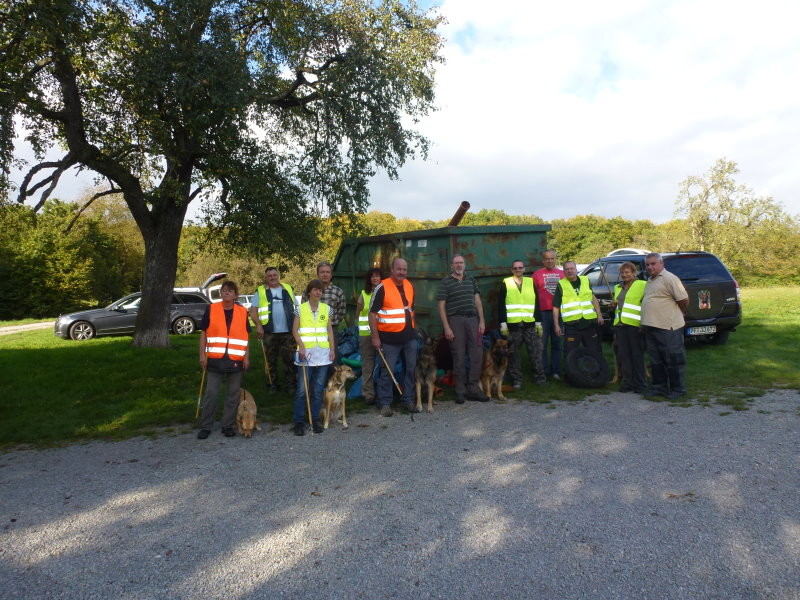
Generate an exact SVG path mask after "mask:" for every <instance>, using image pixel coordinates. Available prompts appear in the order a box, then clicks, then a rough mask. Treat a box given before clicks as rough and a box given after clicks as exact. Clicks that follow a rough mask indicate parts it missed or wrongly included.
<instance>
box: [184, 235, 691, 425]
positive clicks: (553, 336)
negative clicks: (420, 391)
mask: <svg viewBox="0 0 800 600" xmlns="http://www.w3.org/2000/svg"><path fill="white" fill-rule="evenodd" d="M556 259H557V257H556V253H555V251H553V250H546V251H545V252H544V253H543V254H542V264H543V267H542V268H540V269H538V270H537V271H535V272H534V273H533V274H532V275H530V276H527V275H526V274H525V263H524V262H523V261H522V260H514V261H513V262H512V264H511V275H510V276H509V277H507V278H505V279H504V280H503V283H502V289H501V296H500V297H501V298H502V301H501V302H500V303H499V306H498V322H499V323H500V332H501V334H502V335H503V336H505V337H506V338H507V339H508V342H509V349H510V355H509V366H508V373H509V375H510V378H511V383H512V385H513V387H514V389H520V388H521V387H522V383H523V375H522V368H521V347H522V345H523V344H524V345H525V347H526V348H527V352H528V356H529V358H530V363H531V372H532V374H533V379H534V382H535V383H537V384H544V383H546V381H547V379H548V377H549V378H552V379H556V380H558V379H560V378H561V357H562V354H566V353H569V352H570V351H571V350H573V349H574V348H577V347H580V346H585V347H588V348H594V349H599V348H600V335H601V334H600V330H599V327H598V326H602V325H603V316H602V313H601V311H600V306H599V303H598V301H597V298H596V297H595V296H594V294H593V293H592V289H591V285H590V283H589V280H588V278H586V277H585V276H579V275H578V273H577V266H576V264H575V263H574V262H573V261H566V262H565V263H564V265H563V270H562V269H559V268H557V267H556ZM450 266H451V272H450V274H449V275H448V276H447V277H445V278H444V279H442V280H441V282H440V284H439V288H438V292H437V295H436V300H437V305H438V314H439V318H440V320H441V324H442V329H443V335H444V338H445V339H446V340H447V341H448V343H449V346H450V353H451V356H452V359H453V382H454V386H455V401H456V403H458V404H463V403H464V402H465V401H467V400H473V401H478V402H486V401H488V400H489V398H488V397H487V396H486V394H484V393H483V391H482V390H481V388H480V385H479V382H480V376H481V365H482V358H483V334H484V332H485V330H486V321H485V318H484V313H483V303H482V301H481V295H480V290H479V287H478V284H477V281H476V280H475V278H474V277H472V276H470V275H469V274H468V273H467V272H466V261H465V259H464V257H463V256H462V255H460V254H456V255H454V256H453V258H452V261H451V265H450ZM645 267H646V270H647V274H648V276H649V277H648V280H647V281H646V282H645V281H642V280H640V279H638V277H637V275H638V274H637V272H636V266H635V265H634V264H633V263H625V264H623V265H622V266H621V267H620V278H621V283H620V284H618V285H617V286H616V288H615V290H614V302H615V305H614V307H615V312H614V323H613V330H614V336H615V345H616V353H617V361H618V362H619V363H620V366H621V371H622V384H621V386H620V391H623V392H638V393H649V394H653V395H663V396H667V397H670V398H676V397H679V396H682V395H684V394H685V393H686V387H685V380H684V370H685V354H684V349H683V312H684V311H685V309H686V306H687V304H688V295H687V293H686V290H685V289H684V287H683V284H682V283H681V281H680V279H679V278H678V277H676V276H675V275H673V274H672V273H669V272H668V271H666V270H665V269H664V263H663V260H662V259H661V256H660V255H659V254H657V253H651V254H648V255H647V257H646V259H645ZM332 278H333V270H332V266H331V264H330V263H328V262H321V263H319V265H317V279H314V280H312V281H311V282H310V283H309V284H308V286H307V287H306V289H305V292H304V294H303V296H302V299H301V301H300V302H298V301H297V298H296V296H295V293H294V290H293V289H292V287H291V286H290V285H288V284H286V283H282V282H281V281H280V273H279V271H278V269H277V268H275V267H268V268H267V269H266V271H265V284H266V285H261V286H259V287H258V289H257V290H256V292H255V294H254V302H253V305H252V306H251V308H250V312H249V315H248V312H247V310H246V309H245V308H244V307H242V306H240V305H238V304H236V302H235V300H236V298H237V296H238V288H237V286H236V284H235V283H234V282H232V281H226V282H225V283H223V285H222V289H221V294H222V302H220V303H217V304H212V305H210V306H209V308H208V310H207V311H206V315H205V317H204V318H203V320H202V322H201V323H200V324H199V327H198V328H199V329H201V330H202V334H201V336H200V346H199V352H200V364H201V366H202V367H203V369H204V372H207V373H208V387H207V389H206V395H205V403H204V406H203V412H202V417H201V422H200V432H199V433H198V438H200V439H204V438H207V437H208V435H209V434H210V431H211V426H212V424H213V419H214V413H215V412H216V405H217V400H216V398H217V394H218V392H219V387H220V384H221V381H222V378H223V376H227V377H228V382H227V383H228V386H227V388H228V389H227V393H226V399H225V407H224V411H223V416H222V421H221V423H220V424H221V428H222V432H223V434H224V435H226V436H233V435H235V431H234V429H233V426H234V420H235V414H236V407H237V404H238V398H239V388H240V386H241V378H242V372H243V371H244V370H246V369H247V368H248V364H249V353H248V345H247V338H248V335H249V332H250V323H249V321H248V316H249V317H250V319H251V320H252V321H253V323H254V324H255V327H256V332H257V335H258V337H259V338H260V339H261V340H262V342H263V346H264V354H265V358H266V364H267V366H268V369H269V372H270V373H271V374H272V375H271V377H272V378H273V379H272V385H271V391H277V390H278V389H279V387H278V384H277V365H278V357H279V356H280V357H281V358H282V361H283V363H284V382H285V383H284V385H285V389H286V391H287V392H289V393H290V394H293V395H294V410H293V422H294V426H293V431H294V433H295V435H304V434H305V431H306V425H305V423H306V420H305V418H304V416H305V414H306V409H307V405H310V406H309V408H310V413H311V427H312V428H313V430H314V432H315V433H321V432H322V431H323V427H322V423H321V420H320V418H319V415H320V408H321V405H322V394H323V390H324V388H325V385H326V382H327V377H328V371H329V367H330V365H331V364H332V363H333V362H334V360H335V356H336V337H335V335H334V332H335V331H336V330H337V328H338V326H339V323H341V322H342V321H343V319H344V316H345V311H346V302H345V296H344V292H343V290H342V289H341V288H340V287H338V286H336V285H334V284H333V283H332ZM355 317H356V322H357V324H358V335H359V351H360V355H361V361H362V382H361V385H362V388H361V394H362V396H363V397H364V399H365V401H366V402H367V404H372V405H376V406H377V408H378V410H379V411H380V414H381V415H382V416H384V417H389V416H392V414H393V411H392V402H393V398H394V389H395V388H398V389H399V390H400V392H401V403H402V404H403V405H404V406H405V408H406V409H407V410H408V411H409V412H416V399H415V397H414V390H415V386H414V369H415V365H416V359H417V352H418V338H417V331H416V323H415V318H414V286H413V284H412V283H411V282H410V281H409V280H408V263H407V261H406V260H405V259H403V258H400V257H396V258H394V260H393V261H392V263H391V267H390V273H389V276H388V277H386V278H384V277H383V274H382V273H381V270H380V269H378V268H373V269H370V270H368V271H367V273H366V275H365V280H364V289H363V291H362V292H361V293H360V294H359V296H358V298H357V301H356V311H355ZM562 338H563V345H562ZM562 346H563V349H562ZM645 347H646V349H647V353H648V355H649V358H650V363H651V369H652V374H651V379H652V380H651V384H650V386H649V387H648V386H647V379H646V374H645V364H644V348H645ZM378 357H380V363H379V364H381V365H382V366H384V368H383V369H381V371H380V373H381V374H380V376H379V377H378V379H377V381H376V380H375V379H374V377H373V372H374V370H375V365H376V363H377V362H378ZM401 357H402V359H403V365H404V368H403V373H402V375H401V376H400V377H399V380H400V381H402V385H401V383H400V381H398V379H397V378H395V376H394V373H393V370H394V368H395V366H396V364H397V362H398V359H400V358H401ZM306 390H308V391H306Z"/></svg>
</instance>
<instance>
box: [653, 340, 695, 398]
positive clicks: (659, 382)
mask: <svg viewBox="0 0 800 600" xmlns="http://www.w3.org/2000/svg"><path fill="white" fill-rule="evenodd" d="M644 331H645V337H646V339H647V355H648V356H649V357H650V367H651V371H652V383H651V384H650V389H649V393H651V394H653V395H657V396H667V395H670V394H674V395H683V394H685V393H686V377H685V375H686V349H685V348H684V346H683V327H681V328H680V329H659V328H657V327H645V328H644Z"/></svg>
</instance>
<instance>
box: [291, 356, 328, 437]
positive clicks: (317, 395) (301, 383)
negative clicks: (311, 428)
mask: <svg viewBox="0 0 800 600" xmlns="http://www.w3.org/2000/svg"><path fill="white" fill-rule="evenodd" d="M329 367H330V365H322V366H321V367H302V366H299V367H297V389H296V391H295V394H294V411H293V413H292V420H293V421H294V422H295V423H304V422H305V421H306V379H308V389H309V399H310V400H311V420H312V421H319V410H320V408H322V390H324V389H325V385H326V384H327V383H328V368H329ZM303 369H305V370H306V375H305V377H304V376H303Z"/></svg>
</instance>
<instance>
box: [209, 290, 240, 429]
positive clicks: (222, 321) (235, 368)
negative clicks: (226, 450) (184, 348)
mask: <svg viewBox="0 0 800 600" xmlns="http://www.w3.org/2000/svg"><path fill="white" fill-rule="evenodd" d="M220 294H221V295H222V302H215V303H214V304H210V305H209V306H208V307H207V308H206V312H205V314H204V315H203V318H202V319H201V320H200V323H199V325H198V329H200V330H202V333H201V334H200V348H199V350H200V366H201V367H203V370H204V371H205V372H206V373H207V379H208V386H207V387H206V395H205V400H204V402H203V413H202V415H201V417H200V431H199V432H198V434H197V438H198V439H200V440H204V439H206V438H207V437H208V436H209V435H210V434H211V427H212V426H213V424H214V414H215V413H216V412H217V396H218V395H219V388H220V384H221V383H222V378H223V376H226V375H227V383H226V386H227V389H226V393H225V407H224V410H223V413H222V421H220V426H221V428H222V433H223V434H224V435H225V437H233V436H235V435H236V431H235V430H234V428H233V426H234V420H235V419H236V409H237V407H238V406H239V392H240V390H241V387H242V375H243V373H244V371H246V370H247V369H248V368H249V366H250V358H249V352H248V338H249V333H250V323H248V322H247V309H246V308H245V307H244V306H242V305H241V304H236V298H237V297H238V296H239V287H238V286H237V285H236V284H235V283H234V282H233V281H226V282H225V283H223V284H222V287H221V289H220Z"/></svg>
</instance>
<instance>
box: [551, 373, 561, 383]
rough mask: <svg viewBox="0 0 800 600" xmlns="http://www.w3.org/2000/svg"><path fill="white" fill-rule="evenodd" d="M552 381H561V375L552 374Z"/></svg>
mask: <svg viewBox="0 0 800 600" xmlns="http://www.w3.org/2000/svg"><path fill="white" fill-rule="evenodd" d="M553 379H555V380H556V381H561V375H559V374H558V373H553Z"/></svg>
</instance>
